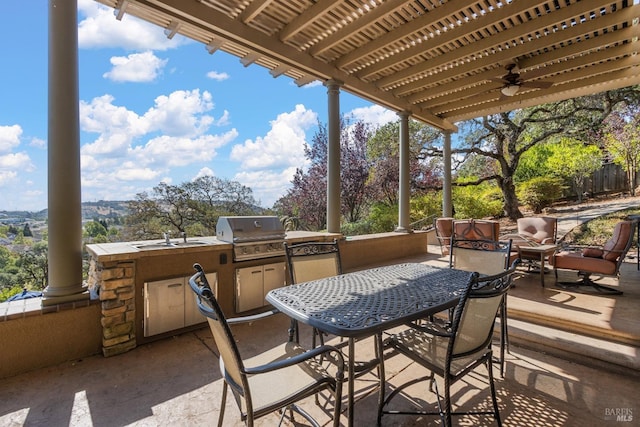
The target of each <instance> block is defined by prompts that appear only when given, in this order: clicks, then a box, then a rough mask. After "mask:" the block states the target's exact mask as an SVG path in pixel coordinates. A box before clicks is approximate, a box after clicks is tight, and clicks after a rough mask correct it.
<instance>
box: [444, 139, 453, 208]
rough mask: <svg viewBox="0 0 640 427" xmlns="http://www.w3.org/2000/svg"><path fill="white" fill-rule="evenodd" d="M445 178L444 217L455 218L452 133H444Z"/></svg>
mask: <svg viewBox="0 0 640 427" xmlns="http://www.w3.org/2000/svg"><path fill="white" fill-rule="evenodd" d="M442 160H443V176H442V216H443V217H446V218H448V217H451V216H453V203H452V199H451V132H450V131H445V133H444V147H443V149H442Z"/></svg>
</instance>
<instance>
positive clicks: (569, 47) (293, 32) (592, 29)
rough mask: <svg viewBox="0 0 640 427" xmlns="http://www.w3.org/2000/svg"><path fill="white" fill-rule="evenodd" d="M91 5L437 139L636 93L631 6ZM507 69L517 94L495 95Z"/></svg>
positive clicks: (533, 2) (513, 1)
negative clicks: (585, 99)
mask: <svg viewBox="0 0 640 427" xmlns="http://www.w3.org/2000/svg"><path fill="white" fill-rule="evenodd" d="M97 1H99V2H100V3H103V4H105V5H107V6H110V7H112V8H114V9H116V12H119V13H120V14H121V15H122V14H123V13H126V14H131V15H134V16H137V17H139V18H142V19H144V20H146V21H149V22H152V23H154V24H156V25H159V26H161V27H163V28H165V29H166V32H167V33H170V32H171V31H175V32H177V33H180V34H183V35H185V36H187V37H190V38H192V39H194V40H197V41H199V42H202V43H203V44H204V45H205V46H206V47H207V49H208V50H209V52H211V53H213V52H215V51H217V50H221V51H225V52H228V53H230V54H232V55H235V56H237V57H239V58H240V61H242V63H243V64H244V65H246V66H249V65H251V64H257V65H260V66H263V67H265V68H267V69H268V70H269V72H270V73H271V74H272V75H273V76H275V77H278V76H288V77H289V78H292V79H294V80H295V81H296V83H297V84H299V85H304V84H308V83H310V82H312V81H314V80H320V81H323V82H324V81H326V80H329V79H334V80H338V81H340V82H342V83H343V84H344V86H343V88H342V89H343V90H345V91H348V92H351V93H353V94H356V95H358V96H361V97H363V98H365V99H368V100H370V101H372V102H374V103H377V104H380V105H383V106H385V107H387V108H389V109H392V110H395V111H408V112H410V114H411V116H412V117H414V118H416V119H418V120H421V121H423V122H426V123H429V124H431V125H433V126H435V127H437V128H440V129H443V130H455V128H456V127H455V123H456V122H458V121H461V120H467V119H471V118H475V117H480V116H484V115H488V114H494V113H497V112H502V111H509V110H513V109H518V108H524V107H528V106H532V105H538V104H542V103H547V102H553V101H558V100H562V99H568V98H574V97H578V96H583V95H589V94H593V93H598V92H602V91H605V90H611V89H616V88H622V87H627V86H632V85H637V84H640V67H639V66H638V64H639V63H640V55H638V50H639V47H640V42H638V36H639V35H640V25H639V24H638V20H639V17H640V5H639V4H637V3H638V0H622V1H621V0H606V1H605V0H580V1H578V0H556V1H547V0H505V1H497V0H481V1H474V0H439V1H438V0H413V1H407V0H386V1H385V0H319V1H312V0H242V1H231V0H97ZM634 3H635V4H634ZM114 19H115V18H114ZM510 64H511V65H513V64H516V67H517V68H515V69H514V72H516V73H517V74H518V75H517V76H514V78H517V81H515V82H514V83H516V85H518V86H519V88H518V90H517V93H516V94H515V95H514V96H504V95H503V94H502V93H501V89H502V87H504V86H505V83H504V82H503V81H501V80H500V79H502V78H504V76H505V75H506V74H507V68H506V67H507V66H509V65H510ZM523 82H524V84H523V85H519V84H518V83H523ZM541 82H542V83H541ZM545 82H547V83H548V82H552V83H553V85H552V86H550V87H547V88H540V87H533V86H544V83H545Z"/></svg>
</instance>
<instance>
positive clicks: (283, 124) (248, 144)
mask: <svg viewBox="0 0 640 427" xmlns="http://www.w3.org/2000/svg"><path fill="white" fill-rule="evenodd" d="M317 122H318V117H317V114H316V113H315V112H314V111H311V110H307V109H306V108H305V107H304V105H300V104H299V105H296V108H295V110H293V111H291V112H289V113H282V114H279V115H278V117H277V118H276V119H275V120H273V121H271V129H270V130H269V132H267V134H266V135H265V136H264V137H257V138H256V139H255V141H251V140H247V141H245V142H244V144H238V145H235V146H234V147H233V148H232V150H231V154H230V158H231V159H232V160H236V161H239V162H240V171H239V172H238V173H236V175H235V177H234V178H233V179H234V180H236V181H238V182H240V183H242V184H243V185H246V186H247V187H250V188H251V189H252V190H253V192H254V196H255V197H256V199H258V201H259V202H260V204H261V205H262V206H271V205H273V203H274V202H275V201H276V200H277V199H279V198H280V197H282V196H283V195H284V194H285V193H286V191H287V189H289V188H290V187H291V180H292V179H293V175H294V173H295V171H296V168H300V167H304V166H305V165H306V164H307V163H308V160H307V159H306V158H305V154H304V150H305V147H306V146H307V145H308V144H307V141H306V134H305V131H307V130H308V129H310V128H312V127H313V126H315V125H317Z"/></svg>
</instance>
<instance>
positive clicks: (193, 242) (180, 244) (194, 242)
mask: <svg viewBox="0 0 640 427" xmlns="http://www.w3.org/2000/svg"><path fill="white" fill-rule="evenodd" d="M171 244H172V245H173V246H178V247H185V246H199V245H206V244H207V242H202V241H200V240H191V241H189V240H188V241H186V242H175V243H174V242H172V243H171Z"/></svg>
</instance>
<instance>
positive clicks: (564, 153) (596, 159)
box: [547, 137, 602, 202]
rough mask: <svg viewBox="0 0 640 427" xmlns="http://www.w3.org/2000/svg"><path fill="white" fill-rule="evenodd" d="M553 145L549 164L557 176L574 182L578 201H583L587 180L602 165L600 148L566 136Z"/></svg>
mask: <svg viewBox="0 0 640 427" xmlns="http://www.w3.org/2000/svg"><path fill="white" fill-rule="evenodd" d="M552 147H553V148H552V154H551V156H550V157H549V159H548V160H547V164H548V165H549V167H550V168H551V170H552V171H553V173H554V174H555V175H556V176H559V177H562V178H565V179H568V180H570V181H571V182H572V184H573V186H574V191H575V192H576V194H577V196H578V202H582V193H583V192H584V182H585V180H586V179H587V178H588V177H589V176H590V175H591V174H592V173H593V172H595V171H597V170H598V169H600V168H601V167H602V153H601V151H600V149H599V148H598V147H596V146H595V145H586V144H583V143H582V142H580V141H578V140H575V139H571V138H566V137H562V138H559V140H558V143H557V144H554V145H553V146H552Z"/></svg>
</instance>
